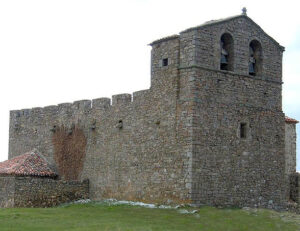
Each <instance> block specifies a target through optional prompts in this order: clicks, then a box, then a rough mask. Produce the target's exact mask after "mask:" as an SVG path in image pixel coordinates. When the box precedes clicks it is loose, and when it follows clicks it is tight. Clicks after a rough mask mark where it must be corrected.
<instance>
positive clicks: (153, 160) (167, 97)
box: [9, 39, 191, 203]
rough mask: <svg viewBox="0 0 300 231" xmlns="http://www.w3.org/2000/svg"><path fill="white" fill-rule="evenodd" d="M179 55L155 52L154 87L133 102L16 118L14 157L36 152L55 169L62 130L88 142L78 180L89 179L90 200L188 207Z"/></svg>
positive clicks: (168, 46)
mask: <svg viewBox="0 0 300 231" xmlns="http://www.w3.org/2000/svg"><path fill="white" fill-rule="evenodd" d="M178 54H179V42H178V40H177V39H173V40H168V41H164V42H162V43H161V44H159V45H153V51H152V68H151V73H152V77H153V78H152V85H151V88H150V89H148V90H143V91H138V92H134V93H133V95H132V96H131V95H130V94H120V95H114V96H112V102H111V100H110V99H109V98H99V99H94V100H92V101H89V100H84V101H78V102H74V103H71V104H60V105H58V106H49V107H45V108H33V109H29V110H20V111H12V112H11V117H10V118H11V121H10V145H9V158H12V157H14V156H16V155H19V154H21V153H24V152H26V151H28V150H31V149H33V148H37V149H38V150H39V151H40V152H41V153H42V154H43V155H44V156H45V157H46V158H47V159H48V160H49V161H50V162H51V163H54V162H55V160H54V158H53V156H55V155H56V153H55V150H58V149H57V148H55V143H53V137H54V136H56V135H55V134H56V132H57V131H58V130H59V128H61V127H62V126H63V127H64V128H65V130H66V131H69V136H73V132H72V130H74V128H76V129H77V130H80V131H82V132H81V134H84V137H82V139H86V141H87V143H86V147H85V149H84V152H85V153H83V154H82V155H81V156H84V165H83V169H82V171H81V172H80V173H79V174H78V175H79V178H78V179H79V180H83V179H86V178H88V179H89V180H90V195H91V198H92V199H102V198H117V199H128V200H142V201H151V202H160V203H167V202H176V203H181V202H189V201H190V200H189V198H190V193H189V192H190V187H191V179H190V175H189V170H190V169H189V168H188V167H187V166H191V161H190V159H189V157H190V156H191V154H190V153H191V152H189V151H188V150H189V149H190V147H191V139H189V140H188V137H189V136H190V134H189V133H188V125H187V123H188V119H187V117H186V114H187V113H186V112H185V111H186V110H187V108H186V107H181V106H180V107H179V106H178V104H177V95H178V87H177V85H178V69H177V67H178ZM165 55H167V57H169V63H168V66H166V67H161V65H160V60H161V59H163V58H164V56H165ZM178 121H180V122H178ZM70 139H71V138H70ZM56 164H59V163H56ZM58 169H60V167H59V166H58ZM62 177H64V176H63V175H62Z"/></svg>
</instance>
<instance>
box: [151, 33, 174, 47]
mask: <svg viewBox="0 0 300 231" xmlns="http://www.w3.org/2000/svg"><path fill="white" fill-rule="evenodd" d="M177 38H179V35H178V34H174V35H170V36H167V37H163V38H161V39H157V40H154V41H153V42H152V43H150V44H148V45H150V46H153V45H155V44H157V43H161V42H166V41H168V40H173V39H177Z"/></svg>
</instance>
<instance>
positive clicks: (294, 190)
mask: <svg viewBox="0 0 300 231" xmlns="http://www.w3.org/2000/svg"><path fill="white" fill-rule="evenodd" d="M289 178H290V198H289V199H290V200H291V201H292V202H296V203H298V204H299V202H300V174H299V173H298V172H295V173H292V174H290V175H289Z"/></svg>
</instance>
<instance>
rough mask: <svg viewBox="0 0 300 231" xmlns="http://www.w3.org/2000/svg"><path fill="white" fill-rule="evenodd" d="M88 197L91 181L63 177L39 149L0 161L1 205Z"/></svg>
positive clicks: (51, 203)
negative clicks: (69, 179) (64, 179)
mask: <svg viewBox="0 0 300 231" xmlns="http://www.w3.org/2000/svg"><path fill="white" fill-rule="evenodd" d="M88 197H89V183H88V181H83V182H78V181H62V180H60V179H59V176H58V174H57V172H56V170H55V167H54V166H52V165H51V164H49V163H48V161H47V160H46V159H45V158H44V156H43V155H41V154H39V153H38V151H37V150H33V151H31V152H28V153H25V154H23V155H19V156H17V157H15V158H12V159H10V160H6V161H4V162H1V163H0V207H5V208H8V207H50V206H54V205H58V204H61V203H66V202H70V201H74V200H78V199H86V198H88Z"/></svg>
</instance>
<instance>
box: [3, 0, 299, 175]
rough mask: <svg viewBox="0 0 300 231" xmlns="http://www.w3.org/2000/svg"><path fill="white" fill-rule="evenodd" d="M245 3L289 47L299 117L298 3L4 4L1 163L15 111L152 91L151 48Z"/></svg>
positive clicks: (291, 110)
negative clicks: (11, 117) (152, 45)
mask: <svg viewBox="0 0 300 231" xmlns="http://www.w3.org/2000/svg"><path fill="white" fill-rule="evenodd" d="M244 6H245V7H247V9H248V16H249V17H251V18H252V19H253V20H254V21H255V22H256V23H257V24H259V25H260V26H261V27H262V28H263V29H264V30H265V32H266V33H268V34H269V35H270V36H271V37H273V38H274V39H275V40H277V41H278V42H279V43H280V44H281V45H283V46H285V48H286V51H285V53H284V59H283V67H284V71H283V81H284V85H283V109H284V112H285V113H286V114H287V115H289V116H290V117H293V118H296V119H298V120H300V65H299V64H300V63H299V62H300V16H299V6H300V3H298V1H297V0H295V1H292V0H290V1H289V0H286V1H261V0H259V1H257V0H251V1H246V0H244V1H234V0H226V1H216V0H210V1H200V0H197V1H196V0H184V1H178V0H127V1H126V0H120V1H113V0H110V1H100V0H98V1H93V0H84V1H83V0H82V1H78V0H51V1H50V0H47V1H45V0H0V81H1V84H0V100H1V107H0V161H2V160H5V159H7V153H8V127H9V110H13V109H23V108H32V107H43V106H47V105H53V104H58V103H63V102H72V101H75V100H80V99H92V98H99V97H111V95H113V94H119V93H132V92H133V91H138V90H142V89H146V88H149V85H150V47H149V46H148V45H147V44H149V43H150V42H151V41H153V40H156V39H158V38H161V37H164V36H168V35H172V34H177V33H179V32H180V31H182V30H184V29H186V28H189V27H193V26H196V25H199V24H201V23H203V22H205V21H208V20H211V19H219V18H224V17H228V16H232V15H237V14H240V13H241V9H242V8H243V7H244ZM298 127H300V125H298ZM299 132H300V130H299V129H298V134H300V133H299ZM299 140H300V135H299ZM299 140H298V147H299V146H300V142H299ZM299 151H300V149H299V148H298V153H299ZM298 155H300V154H298ZM298 170H300V158H298Z"/></svg>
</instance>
